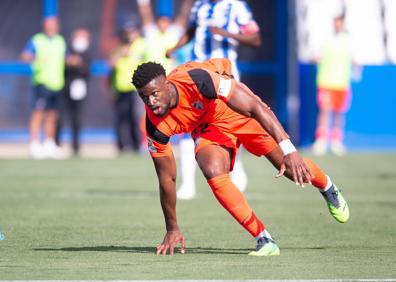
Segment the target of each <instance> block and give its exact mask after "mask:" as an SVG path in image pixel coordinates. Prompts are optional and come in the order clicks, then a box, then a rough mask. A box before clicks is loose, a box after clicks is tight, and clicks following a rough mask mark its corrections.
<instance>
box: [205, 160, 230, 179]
mask: <svg viewBox="0 0 396 282" xmlns="http://www.w3.org/2000/svg"><path fill="white" fill-rule="evenodd" d="M200 168H201V170H202V173H203V174H204V176H205V178H206V179H212V178H214V177H216V176H219V175H223V174H226V173H228V172H229V171H228V169H225V167H224V165H223V164H220V163H218V162H214V163H206V164H203V165H202V166H201V165H200Z"/></svg>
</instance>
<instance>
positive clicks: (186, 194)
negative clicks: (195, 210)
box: [176, 185, 196, 200]
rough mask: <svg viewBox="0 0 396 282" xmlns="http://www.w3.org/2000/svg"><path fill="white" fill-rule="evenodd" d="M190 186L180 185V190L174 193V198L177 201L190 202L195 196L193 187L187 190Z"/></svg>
mask: <svg viewBox="0 0 396 282" xmlns="http://www.w3.org/2000/svg"><path fill="white" fill-rule="evenodd" d="M187 187H190V186H184V185H182V186H181V187H180V189H179V190H178V191H177V192H176V197H177V198H178V199H179V200H192V199H194V198H195V196H196V192H195V187H194V188H191V187H190V188H187Z"/></svg>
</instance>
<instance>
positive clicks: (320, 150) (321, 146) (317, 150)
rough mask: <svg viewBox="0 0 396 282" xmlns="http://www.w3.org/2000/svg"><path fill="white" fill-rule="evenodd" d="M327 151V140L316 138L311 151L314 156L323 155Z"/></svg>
mask: <svg viewBox="0 0 396 282" xmlns="http://www.w3.org/2000/svg"><path fill="white" fill-rule="evenodd" d="M326 151H327V142H326V141H325V140H323V139H317V140H316V141H315V142H314V143H313V145H312V153H313V154H314V155H315V156H323V155H324V154H326Z"/></svg>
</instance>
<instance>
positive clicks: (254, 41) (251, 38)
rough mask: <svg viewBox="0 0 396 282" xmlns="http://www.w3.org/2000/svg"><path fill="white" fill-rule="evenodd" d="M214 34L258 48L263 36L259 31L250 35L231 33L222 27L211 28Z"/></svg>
mask: <svg viewBox="0 0 396 282" xmlns="http://www.w3.org/2000/svg"><path fill="white" fill-rule="evenodd" d="M210 31H211V33H212V34H219V35H221V36H223V37H229V38H233V39H235V40H237V41H238V42H239V43H241V44H244V45H247V46H250V47H255V48H258V47H260V45H261V35H260V32H259V31H256V32H249V33H231V32H228V31H227V30H225V29H222V28H220V27H216V26H212V27H211V28H210Z"/></svg>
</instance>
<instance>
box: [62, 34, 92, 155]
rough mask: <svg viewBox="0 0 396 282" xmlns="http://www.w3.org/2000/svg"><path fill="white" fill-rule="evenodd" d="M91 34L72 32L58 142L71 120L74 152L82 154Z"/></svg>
mask: <svg viewBox="0 0 396 282" xmlns="http://www.w3.org/2000/svg"><path fill="white" fill-rule="evenodd" d="M90 38H91V35H90V32H89V31H88V30H87V29H85V28H77V29H75V30H74V31H73V32H72V35H71V38H70V42H69V48H68V55H67V58H66V69H65V90H64V91H63V94H64V95H63V96H62V101H61V106H62V107H61V109H60V118H59V122H58V128H57V134H56V139H57V140H56V141H57V144H60V135H61V129H62V127H63V126H64V121H65V120H66V118H67V119H69V120H70V127H71V138H72V151H73V154H74V155H75V156H78V154H79V152H80V131H81V112H82V107H83V103H84V101H85V99H86V97H87V94H88V78H89V66H90V64H91V54H90V51H89V47H90Z"/></svg>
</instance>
